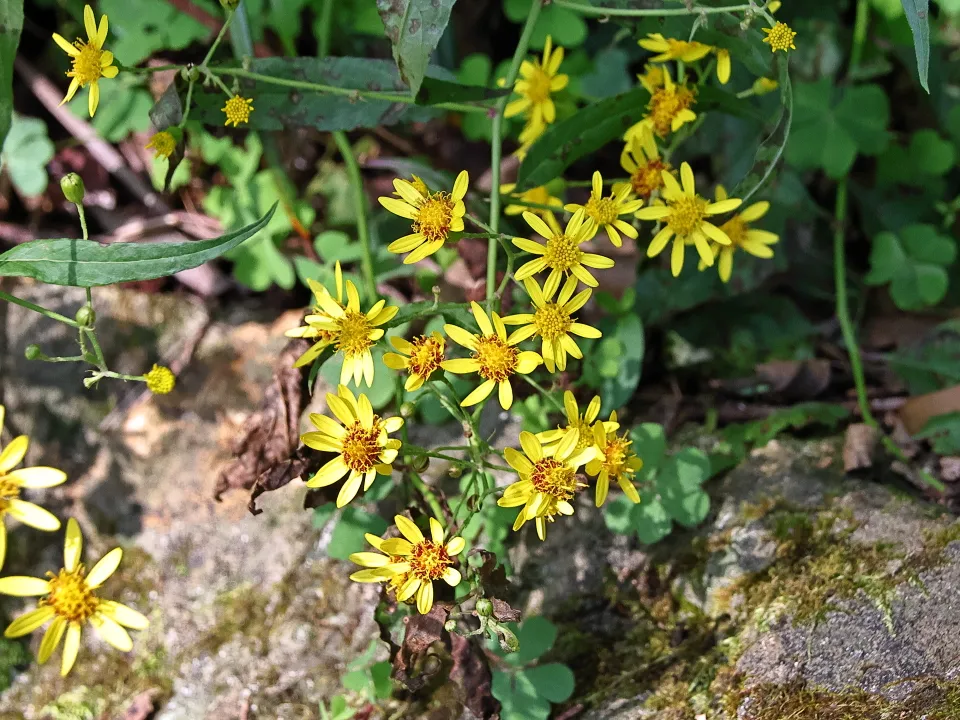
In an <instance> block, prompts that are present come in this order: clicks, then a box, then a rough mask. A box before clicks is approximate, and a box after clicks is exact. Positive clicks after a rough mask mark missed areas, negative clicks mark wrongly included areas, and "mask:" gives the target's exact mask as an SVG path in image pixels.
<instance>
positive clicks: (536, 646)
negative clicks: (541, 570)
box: [491, 617, 575, 720]
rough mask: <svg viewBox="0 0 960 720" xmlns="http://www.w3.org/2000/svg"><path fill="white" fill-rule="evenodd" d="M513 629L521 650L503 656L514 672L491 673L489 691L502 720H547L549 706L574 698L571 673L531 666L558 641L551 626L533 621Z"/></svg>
mask: <svg viewBox="0 0 960 720" xmlns="http://www.w3.org/2000/svg"><path fill="white" fill-rule="evenodd" d="M515 629H516V635H517V640H519V642H520V649H519V650H518V651H517V652H515V653H513V654H510V655H507V656H506V659H507V662H508V663H509V664H510V665H511V666H513V668H514V669H511V670H508V671H502V670H494V671H493V683H492V686H491V690H492V692H493V696H494V697H495V698H496V699H497V700H499V701H500V704H501V706H502V709H501V714H500V717H501V720H547V718H548V717H550V704H551V703H561V702H564V701H565V700H567V699H568V698H569V697H570V696H571V695H572V694H573V689H574V684H575V681H574V676H573V672H572V671H571V670H570V668H568V667H567V666H566V665H563V664H562V663H543V664H535V665H531V664H532V663H534V662H535V661H536V660H537V659H539V658H540V657H541V656H542V655H543V654H544V653H546V652H547V651H549V650H550V648H552V647H553V643H554V642H555V641H556V639H557V627H556V625H554V624H553V623H552V622H550V621H549V620H547V619H546V618H544V617H532V618H528V619H527V620H525V621H524V622H523V624H522V625H520V627H519V628H515Z"/></svg>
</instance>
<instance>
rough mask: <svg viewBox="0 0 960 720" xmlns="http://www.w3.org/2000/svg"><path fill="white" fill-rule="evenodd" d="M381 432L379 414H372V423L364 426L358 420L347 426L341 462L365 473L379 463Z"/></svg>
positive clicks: (381, 424) (381, 423)
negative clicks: (369, 425)
mask: <svg viewBox="0 0 960 720" xmlns="http://www.w3.org/2000/svg"><path fill="white" fill-rule="evenodd" d="M382 432H383V421H382V420H380V416H378V415H374V416H373V425H372V426H371V427H364V426H363V425H362V424H361V423H360V421H359V420H357V421H355V422H354V423H353V424H352V425H351V426H350V427H348V428H347V434H346V435H344V437H343V462H344V464H345V465H346V466H347V467H348V468H350V469H351V470H354V471H355V472H358V473H365V472H368V471H369V470H370V469H372V468H373V467H374V466H375V465H378V464H379V463H380V451H381V449H382V446H381V444H380V436H381V434H382Z"/></svg>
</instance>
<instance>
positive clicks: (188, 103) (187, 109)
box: [180, 80, 196, 127]
mask: <svg viewBox="0 0 960 720" xmlns="http://www.w3.org/2000/svg"><path fill="white" fill-rule="evenodd" d="M194 85H196V83H195V82H194V81H193V80H191V81H190V83H189V84H188V85H187V100H186V102H185V103H184V106H183V118H182V119H181V120H180V127H184V126H185V125H186V124H187V120H188V119H189V118H190V106H191V104H192V101H193V86H194Z"/></svg>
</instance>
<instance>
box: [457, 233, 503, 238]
mask: <svg viewBox="0 0 960 720" xmlns="http://www.w3.org/2000/svg"><path fill="white" fill-rule="evenodd" d="M502 237H503V235H501V234H500V233H487V232H485V233H463V234H462V235H460V238H461V239H463V238H497V239H498V240H499V239H500V238H502Z"/></svg>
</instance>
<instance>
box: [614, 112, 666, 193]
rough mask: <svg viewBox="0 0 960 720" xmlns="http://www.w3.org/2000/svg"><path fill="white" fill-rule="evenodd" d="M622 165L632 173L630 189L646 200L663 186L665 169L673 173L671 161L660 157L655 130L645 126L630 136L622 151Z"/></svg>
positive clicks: (626, 170)
mask: <svg viewBox="0 0 960 720" xmlns="http://www.w3.org/2000/svg"><path fill="white" fill-rule="evenodd" d="M620 167H622V168H623V169H624V171H625V172H627V173H629V174H630V185H629V187H630V189H631V190H633V192H634V193H635V194H636V195H637V196H638V197H641V198H643V199H644V200H649V199H650V196H651V195H653V193H655V192H656V191H657V190H659V189H660V188H661V187H663V173H664V171H666V172H669V173H672V172H673V167H672V166H671V165H670V163H668V162H666V161H665V160H663V158H661V157H660V150H659V149H658V148H657V141H656V139H655V138H654V136H653V130H651V129H650V128H649V127H647V126H644V127H643V128H642V129H641V131H640V132H638V133H636V134H635V135H633V136H632V137H631V138H630V141H629V142H628V143H627V144H626V145H624V147H623V152H621V153H620Z"/></svg>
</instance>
